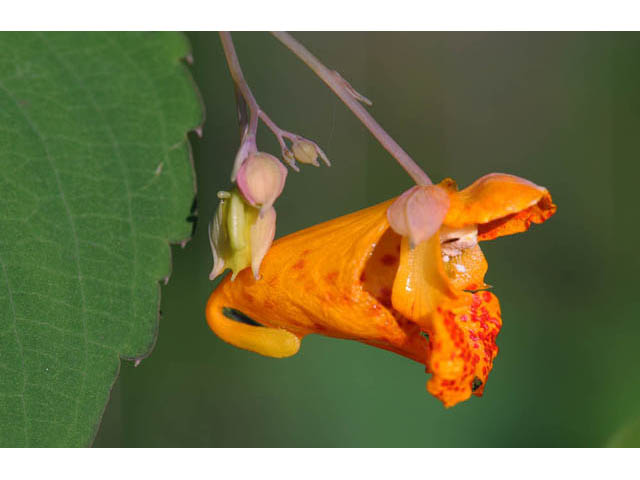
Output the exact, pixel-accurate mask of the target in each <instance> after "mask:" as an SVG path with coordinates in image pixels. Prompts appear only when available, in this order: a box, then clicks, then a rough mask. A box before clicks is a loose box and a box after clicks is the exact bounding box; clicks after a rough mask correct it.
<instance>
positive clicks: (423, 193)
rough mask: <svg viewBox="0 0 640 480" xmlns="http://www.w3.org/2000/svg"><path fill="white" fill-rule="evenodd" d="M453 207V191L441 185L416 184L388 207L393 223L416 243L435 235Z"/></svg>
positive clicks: (390, 222)
mask: <svg viewBox="0 0 640 480" xmlns="http://www.w3.org/2000/svg"><path fill="white" fill-rule="evenodd" d="M447 210H449V195H448V194H447V192H446V191H445V190H444V189H443V188H441V187H439V186H437V185H429V186H415V187H413V188H410V189H409V190H407V191H406V192H404V193H403V194H402V195H400V196H399V197H398V198H397V199H396V200H395V202H393V203H392V204H391V206H390V207H389V209H388V210H387V219H388V220H389V225H391V228H392V229H393V230H394V231H395V232H396V233H398V234H400V235H402V236H405V237H409V241H410V242H411V245H412V246H416V245H418V244H420V243H422V242H423V241H425V240H428V239H429V238H431V237H432V236H433V235H434V234H435V233H436V232H437V231H438V230H439V229H440V226H441V225H442V222H443V220H444V218H445V216H446V215H447Z"/></svg>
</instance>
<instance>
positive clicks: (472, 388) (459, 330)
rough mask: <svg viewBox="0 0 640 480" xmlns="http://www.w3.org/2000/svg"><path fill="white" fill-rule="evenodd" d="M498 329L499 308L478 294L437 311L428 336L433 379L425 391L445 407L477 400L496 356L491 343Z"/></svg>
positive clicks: (491, 299)
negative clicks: (469, 399) (473, 398)
mask: <svg viewBox="0 0 640 480" xmlns="http://www.w3.org/2000/svg"><path fill="white" fill-rule="evenodd" d="M501 327H502V320H501V313H500V305H499V303H498V299H497V298H496V296H495V295H493V294H491V293H489V292H486V291H485V292H478V293H474V294H467V295H465V297H464V299H463V301H456V302H451V303H449V304H448V305H443V306H442V307H440V308H438V310H437V312H436V313H435V314H434V316H433V327H432V330H431V331H430V332H429V339H430V344H431V350H430V355H429V358H428V360H427V364H428V369H429V371H430V372H431V373H432V374H433V376H432V377H431V378H430V379H429V381H428V382H427V390H429V392H430V393H431V394H433V395H434V396H435V397H437V398H439V399H440V400H441V401H442V403H444V405H445V407H452V406H453V405H455V404H456V403H458V402H461V401H464V400H466V399H468V398H469V397H470V396H471V394H472V393H473V394H474V395H476V396H478V397H480V396H482V392H483V391H484V386H485V384H486V383H487V378H488V376H489V373H490V372H491V369H492V367H493V359H494V358H495V357H496V355H497V354H498V347H497V345H496V343H495V341H496V337H497V335H498V333H499V332H500V328H501Z"/></svg>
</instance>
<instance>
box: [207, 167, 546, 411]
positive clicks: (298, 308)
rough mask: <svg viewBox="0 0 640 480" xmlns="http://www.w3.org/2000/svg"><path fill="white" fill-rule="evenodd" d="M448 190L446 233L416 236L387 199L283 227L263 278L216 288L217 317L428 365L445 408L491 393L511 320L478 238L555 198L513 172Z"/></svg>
mask: <svg viewBox="0 0 640 480" xmlns="http://www.w3.org/2000/svg"><path fill="white" fill-rule="evenodd" d="M414 188H416V187H414ZM418 188H422V187H418ZM431 188H433V187H431ZM438 188H440V189H444V191H445V192H446V193H447V194H448V196H449V208H448V210H447V211H446V215H445V216H444V220H443V224H442V227H441V228H440V230H439V233H436V234H435V235H431V236H430V237H429V238H428V239H426V240H424V241H421V242H420V243H418V244H417V245H415V246H412V245H410V242H409V239H408V238H407V237H403V236H401V235H399V234H398V233H396V232H395V231H394V230H393V229H392V228H390V225H389V221H388V219H387V210H388V209H389V207H390V206H391V205H392V204H393V202H394V200H389V201H387V202H383V203H381V204H379V205H375V206H373V207H369V208H366V209H364V210H360V211H358V212H355V213H352V214H350V215H346V216H343V217H339V218H336V219H334V220H331V221H328V222H325V223H322V224H319V225H316V226H313V227H310V228H307V229H305V230H302V231H299V232H296V233H294V234H292V235H288V236H286V237H283V238H281V239H279V240H277V241H276V242H275V243H274V244H273V245H272V247H271V249H270V250H269V251H268V253H267V254H266V256H265V257H264V260H263V263H262V266H261V270H260V273H261V275H262V277H261V278H260V279H259V280H256V279H255V278H254V277H253V275H252V274H251V271H250V269H245V270H243V271H241V272H240V274H239V275H238V276H237V278H236V279H235V281H234V282H231V280H230V278H229V277H227V278H225V279H224V280H223V281H222V283H221V284H220V285H219V286H218V288H216V290H215V291H214V292H213V293H212V294H211V297H210V298H209V302H208V304H207V311H206V313H207V321H208V323H209V326H210V327H211V329H212V330H213V331H214V332H215V333H216V334H217V335H218V336H220V337H221V338H222V339H223V340H225V341H227V342H228V343H231V344H232V345H235V346H237V347H240V348H244V349H247V350H251V351H254V352H257V353H260V354H262V355H267V356H272V357H286V356H290V355H293V354H295V353H296V352H297V351H298V349H299V348H300V341H301V339H302V338H303V337H304V336H305V335H308V334H311V333H319V334H322V335H326V336H331V337H337V338H345V339H352V340H357V341H360V342H363V343H367V344H369V345H373V346H376V347H379V348H382V349H385V350H390V351H392V352H395V353H398V354H401V355H404V356H406V357H408V358H411V359H413V360H416V361H417V362H420V363H422V364H424V365H425V366H426V368H427V371H428V372H430V373H432V377H431V378H430V379H429V382H428V384H427V389H428V390H429V392H431V393H432V394H433V395H435V396H436V397H437V398H439V399H440V400H441V401H442V402H443V403H444V405H445V406H447V407H449V406H452V405H455V404H456V403H458V402H460V401H463V400H466V399H467V398H469V397H470V396H471V395H472V394H474V395H476V396H481V395H482V393H483V390H484V387H485V385H486V382H487V378H488V375H489V373H490V371H491V369H492V366H493V360H494V358H495V356H496V355H497V351H498V348H497V346H496V345H495V339H496V336H497V335H498V332H499V330H500V327H501V325H502V321H501V312H500V307H499V304H498V300H497V298H496V297H495V296H494V295H493V294H491V293H489V292H487V291H482V289H484V288H486V285H485V284H484V275H485V273H486V270H487V263H486V261H485V259H484V255H483V254H482V251H481V250H480V248H479V246H478V244H477V241H479V240H489V239H492V238H496V237H499V236H502V235H509V234H512V233H517V232H522V231H525V230H527V229H528V228H529V226H530V225H531V223H542V222H543V221H545V220H546V219H548V218H549V217H550V216H551V215H553V214H554V213H555V211H556V206H555V205H554V204H553V203H552V202H551V196H550V194H549V192H548V191H547V190H546V189H545V188H543V187H539V186H537V185H535V184H533V183H531V182H529V181H527V180H524V179H520V178H518V177H514V176H512V175H506V174H490V175H486V176H484V177H482V178H480V179H478V180H477V181H476V182H474V183H473V184H472V185H470V186H469V187H467V188H465V189H464V190H461V191H457V190H456V188H455V184H454V182H453V181H451V180H445V181H443V182H441V183H440V184H439V185H438ZM440 191H442V190H440ZM438 195H439V194H438ZM427 204H428V202H427ZM471 291H475V293H472V292H471ZM229 309H232V310H229ZM234 311H236V312H242V314H244V315H246V316H248V317H249V318H251V319H253V320H255V321H257V322H258V323H259V324H260V325H261V326H256V325H251V324H248V323H243V322H241V321H238V317H237V316H235V317H234V315H233V314H230V313H229V312H234Z"/></svg>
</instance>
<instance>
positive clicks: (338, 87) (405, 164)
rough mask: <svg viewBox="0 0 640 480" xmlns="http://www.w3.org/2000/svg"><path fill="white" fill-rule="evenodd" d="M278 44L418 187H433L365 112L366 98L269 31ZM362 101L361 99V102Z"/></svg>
mask: <svg viewBox="0 0 640 480" xmlns="http://www.w3.org/2000/svg"><path fill="white" fill-rule="evenodd" d="M271 34H272V35H273V36H274V37H276V38H277V39H278V40H280V42H282V43H283V44H284V45H285V46H286V47H287V48H288V49H289V50H291V51H292V52H293V53H294V54H295V55H296V56H297V57H298V58H299V59H300V60H302V61H303V62H304V63H305V64H306V65H307V66H308V67H309V68H310V69H311V70H313V72H314V73H315V74H316V75H317V76H318V77H320V79H321V80H322V81H323V82H324V83H326V84H327V86H328V87H329V88H330V89H331V90H333V93H335V94H336V95H337V96H338V97H339V98H340V100H342V101H343V102H344V104H345V105H346V106H347V107H348V108H349V109H350V110H351V111H352V112H353V113H354V114H355V116H356V117H358V119H359V120H360V121H361V122H362V123H363V124H364V126H365V127H367V128H368V129H369V131H370V132H371V133H372V134H373V136H374V137H376V139H377V140H378V141H379V142H380V144H381V145H382V146H383V147H384V148H385V149H386V150H387V151H388V152H389V153H390V154H391V155H392V156H393V158H395V159H396V161H397V162H398V163H399V164H400V166H401V167H402V168H404V169H405V171H406V172H407V173H408V174H409V176H410V177H411V178H413V180H414V181H415V182H416V183H417V184H418V185H432V183H433V182H431V179H430V178H429V176H428V175H427V174H426V173H425V172H424V171H423V170H422V169H421V168H420V167H419V166H418V164H417V163H416V162H414V161H413V159H412V158H411V157H410V156H409V155H408V154H407V152H405V151H404V150H403V149H402V147H401V146H400V145H398V144H397V143H396V141H395V140H394V139H393V138H391V136H390V135H389V134H388V133H387V132H386V131H385V130H384V129H383V128H382V127H381V126H380V124H379V123H378V122H376V120H375V119H374V118H373V117H372V116H371V114H370V113H369V112H367V110H365V108H364V107H363V106H362V105H361V104H360V103H359V100H360V101H365V103H366V99H365V98H364V97H362V96H361V95H359V94H358V93H357V92H356V91H355V90H354V89H353V87H351V85H349V83H348V82H347V81H346V80H345V79H344V78H342V77H341V76H340V74H339V73H338V72H336V71H335V70H329V69H328V68H327V67H325V66H324V65H323V64H322V62H320V60H318V59H317V58H316V57H315V56H314V55H313V54H312V53H311V52H309V50H307V49H306V48H305V47H304V45H302V44H301V43H300V42H298V41H297V40H296V39H295V38H293V37H292V36H291V35H289V34H288V33H286V32H271ZM363 99H364V100H363Z"/></svg>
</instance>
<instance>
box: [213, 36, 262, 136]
mask: <svg viewBox="0 0 640 480" xmlns="http://www.w3.org/2000/svg"><path fill="white" fill-rule="evenodd" d="M220 41H221V42H222V48H223V49H224V56H225V57H226V59H227V65H229V72H230V73H231V78H232V79H233V82H234V83H235V86H236V88H237V89H238V90H239V91H240V94H241V95H242V98H244V100H245V102H247V107H248V108H249V132H250V133H253V134H254V138H255V133H256V132H257V130H258V111H259V109H260V107H259V106H258V102H257V101H256V98H255V97H254V96H253V93H252V92H251V89H250V88H249V84H247V81H246V80H245V79H244V75H243V73H242V67H240V61H239V60H238V55H237V54H236V48H235V47H234V46H233V40H231V33H229V32H220Z"/></svg>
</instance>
